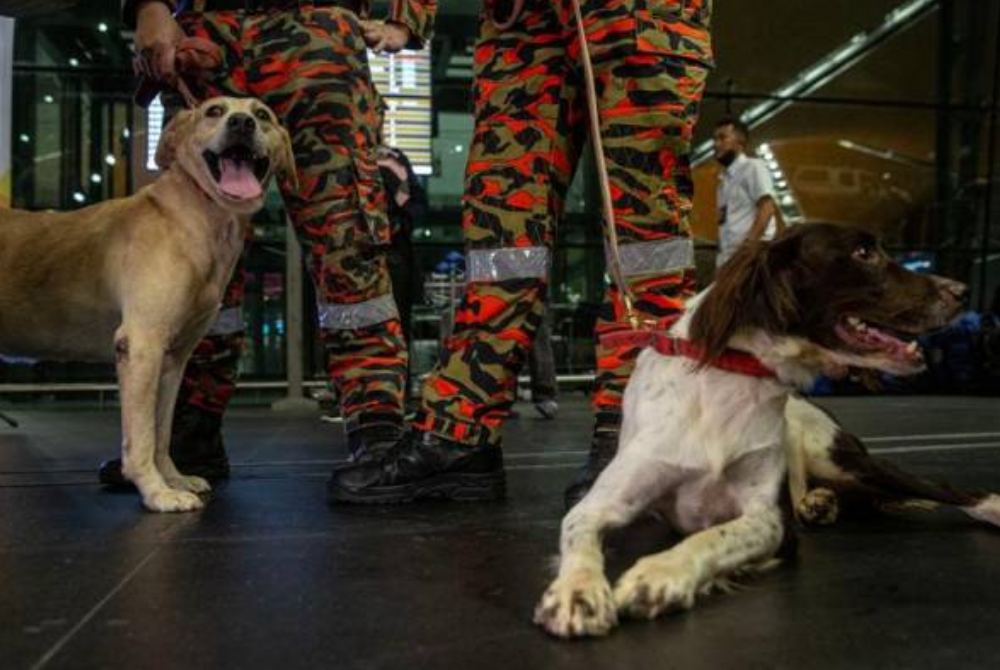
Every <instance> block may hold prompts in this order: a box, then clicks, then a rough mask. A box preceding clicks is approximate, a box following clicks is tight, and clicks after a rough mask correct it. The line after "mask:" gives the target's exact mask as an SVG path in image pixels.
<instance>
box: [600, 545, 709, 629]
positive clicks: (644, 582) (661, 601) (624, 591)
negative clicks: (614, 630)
mask: <svg viewBox="0 0 1000 670" xmlns="http://www.w3.org/2000/svg"><path fill="white" fill-rule="evenodd" d="M697 593H698V579H697V577H696V575H695V573H694V570H693V569H692V568H691V567H690V566H689V565H687V563H685V562H684V561H681V560H678V559H677V558H675V557H672V556H671V557H666V556H651V557H648V558H643V559H641V560H639V562H637V563H636V564H635V565H633V566H632V567H631V568H630V569H629V570H628V571H627V572H626V573H625V574H624V575H622V576H621V579H619V580H618V584H616V585H615V591H614V598H615V606H616V607H617V608H618V612H619V613H620V614H622V615H625V616H630V617H634V618H637V619H653V618H655V617H657V616H659V615H660V614H662V613H663V612H666V611H670V610H681V609H690V608H691V606H692V605H694V599H695V596H696V595H697Z"/></svg>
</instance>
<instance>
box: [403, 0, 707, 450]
mask: <svg viewBox="0 0 1000 670" xmlns="http://www.w3.org/2000/svg"><path fill="white" fill-rule="evenodd" d="M607 4H608V6H612V4H613V3H607ZM526 7H527V8H526V10H525V12H524V13H523V15H522V17H521V19H520V21H519V22H518V23H517V25H515V26H514V27H513V28H511V29H508V30H506V31H503V32H500V31H498V30H497V29H496V28H495V27H494V26H493V25H492V24H491V23H490V22H488V21H484V22H483V24H482V26H483V27H482V33H481V36H480V40H479V42H478V44H477V46H476V49H475V56H474V63H475V84H474V99H475V105H476V120H475V135H474V139H473V142H472V146H471V148H470V154H469V160H468V165H467V169H466V186H465V188H466V190H465V200H464V203H463V233H464V239H465V243H466V247H467V253H466V259H467V260H466V262H467V271H466V277H467V280H468V285H467V288H466V292H465V294H464V296H463V298H462V302H461V305H460V306H459V308H458V311H457V314H456V318H455V330H454V333H453V335H452V336H451V338H450V339H449V340H448V341H447V343H446V351H445V352H444V355H443V357H442V360H441V362H440V364H439V365H438V366H437V367H436V368H435V370H434V371H433V372H432V374H431V376H430V377H429V378H428V380H427V381H426V382H425V384H424V386H423V401H422V408H421V411H420V412H419V414H418V419H417V426H418V427H419V428H420V429H421V430H425V431H429V432H433V433H435V434H438V435H442V436H445V437H448V438H450V439H452V440H456V441H458V442H461V443H464V444H468V445H479V444H498V443H499V441H500V427H501V424H502V422H503V420H504V418H505V417H506V416H508V414H509V408H510V405H511V403H512V402H513V400H514V395H515V391H516V384H517V374H518V372H519V370H520V368H521V366H522V364H523V362H524V360H525V356H526V352H527V351H528V349H529V347H530V345H531V342H532V339H533V338H534V336H535V332H536V331H537V329H538V326H539V323H540V321H541V318H542V313H543V299H544V296H545V294H546V284H547V282H548V272H549V266H550V260H549V259H550V254H551V251H552V246H553V241H554V239H555V227H556V222H557V221H558V220H559V218H560V217H561V216H562V214H563V209H564V198H565V195H566V191H567V189H568V186H569V183H570V180H571V177H572V175H573V172H574V169H575V167H576V164H577V163H578V161H579V158H580V153H581V150H582V147H583V145H584V142H585V139H586V129H587V127H588V122H587V109H586V97H585V96H586V93H585V89H584V83H583V80H582V67H581V66H580V56H579V44H578V42H577V40H576V39H575V32H574V25H575V24H574V21H573V20H572V18H571V17H572V14H571V9H570V5H569V2H568V0H544V2H542V1H541V0H529V2H528V4H527V5H526ZM586 21H587V19H586V18H585V23H586ZM606 34H607V35H608V36H609V39H612V40H614V44H613V45H610V46H609V45H602V43H601V39H602V38H601V36H600V35H595V36H594V42H595V47H596V48H594V49H593V52H594V67H595V75H596V79H597V82H596V83H597V95H598V105H599V108H600V126H601V133H602V136H603V139H604V152H605V157H606V159H607V163H608V169H609V173H610V179H611V191H612V197H613V207H614V213H615V225H616V228H617V232H618V235H619V238H620V242H621V245H622V246H621V249H622V256H623V264H624V269H625V272H626V274H627V276H628V280H629V284H630V286H631V288H632V290H633V291H634V293H635V294H636V297H637V303H636V304H635V308H636V310H637V311H638V312H639V314H640V316H642V317H645V318H652V319H661V318H664V317H667V316H669V315H672V314H674V313H677V312H678V311H679V310H680V309H682V305H683V301H684V300H685V298H687V297H689V296H690V295H691V294H692V293H693V292H694V272H693V265H694V253H693V247H692V244H691V240H690V231H689V228H688V222H687V219H688V214H689V212H690V209H691V195H692V181H691V173H690V165H689V153H690V143H691V136H692V132H693V128H694V124H695V122H696V120H697V116H698V107H699V103H700V100H701V96H702V92H703V90H704V85H705V77H706V74H707V69H706V67H705V66H704V65H703V64H701V63H699V62H698V61H697V60H693V59H686V58H683V57H671V56H664V55H663V54H662V53H655V52H651V51H649V50H647V49H644V48H643V44H642V42H641V41H639V40H632V41H631V42H630V41H629V40H627V39H623V37H622V35H620V34H615V33H613V31H609V32H608V33H606ZM604 47H607V48H604ZM626 328H629V325H628V323H627V322H626V319H625V309H624V306H623V304H622V301H621V300H620V298H619V295H618V293H617V291H616V290H614V289H613V288H610V289H609V290H608V291H607V292H606V295H605V300H604V305H603V308H602V312H601V314H600V318H599V321H598V324H597V328H596V330H597V333H596V334H597V335H598V336H601V335H603V334H605V333H610V332H614V331H618V330H622V329H626ZM637 355H638V350H637V349H636V348H634V347H629V346H620V347H616V348H606V347H602V346H600V345H598V347H597V361H598V375H597V380H596V387H595V390H594V394H593V403H592V404H593V408H594V411H595V416H596V424H595V431H597V432H603V431H615V430H617V429H618V427H619V425H620V422H621V402H622V394H623V391H624V388H625V384H626V382H627V380H628V377H629V375H630V374H631V372H632V369H633V366H634V362H635V359H636V356H637Z"/></svg>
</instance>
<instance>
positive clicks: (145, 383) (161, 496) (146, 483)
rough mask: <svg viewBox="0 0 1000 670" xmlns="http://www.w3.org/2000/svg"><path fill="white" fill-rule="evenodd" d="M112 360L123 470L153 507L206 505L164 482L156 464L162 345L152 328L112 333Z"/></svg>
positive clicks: (179, 508) (175, 509) (182, 508)
mask: <svg viewBox="0 0 1000 670" xmlns="http://www.w3.org/2000/svg"><path fill="white" fill-rule="evenodd" d="M115 352H116V366H117V368H118V384H119V388H120V393H121V405H122V435H123V436H124V440H123V445H122V474H124V475H125V477H126V478H128V479H129V480H130V481H131V482H132V483H133V484H135V486H136V488H137V489H139V494H140V495H141V496H142V502H143V505H145V506H146V508H147V509H149V510H151V511H153V512H187V511H191V510H196V509H200V508H202V507H204V503H203V502H202V501H201V499H200V498H198V496H196V495H195V494H193V493H191V492H189V491H180V490H176V489H173V488H171V487H170V486H168V485H167V482H166V481H165V480H164V478H163V475H162V474H161V473H160V471H159V470H158V469H157V468H156V466H155V458H156V437H157V430H156V428H157V426H156V424H157V416H156V412H157V410H156V407H157V405H156V401H157V393H158V390H159V384H160V375H161V372H162V369H163V354H164V347H163V344H162V338H161V337H158V336H157V335H156V333H155V332H142V331H138V332H135V331H134V332H129V330H128V329H126V328H125V327H123V328H122V329H121V330H120V331H119V333H118V334H117V335H116V337H115Z"/></svg>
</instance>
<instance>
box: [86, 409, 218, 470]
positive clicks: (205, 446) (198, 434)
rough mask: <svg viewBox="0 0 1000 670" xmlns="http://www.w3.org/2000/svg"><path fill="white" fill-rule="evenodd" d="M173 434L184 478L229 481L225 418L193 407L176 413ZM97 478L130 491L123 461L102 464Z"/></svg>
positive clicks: (173, 452) (172, 453)
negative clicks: (224, 436)
mask: <svg viewBox="0 0 1000 670" xmlns="http://www.w3.org/2000/svg"><path fill="white" fill-rule="evenodd" d="M173 421H174V425H173V428H172V429H171V431H170V457H171V458H173V459H174V465H176V466H177V469H178V470H180V472H181V473H182V474H185V475H193V476H196V477H202V478H204V479H207V480H208V481H210V482H214V481H218V480H220V479H227V478H228V477H229V458H228V457H227V456H226V450H225V449H224V448H223V446H222V415H221V414H214V413H212V412H207V411H205V410H203V409H199V408H198V407H195V406H193V405H183V406H179V407H177V408H176V409H175V410H174V419H173ZM97 476H98V478H99V479H100V481H101V484H104V485H105V486H108V487H130V486H132V482H130V481H129V480H127V479H125V476H124V475H123V474H122V459H121V458H114V459H111V460H109V461H104V462H103V463H101V467H100V469H99V470H98V471H97Z"/></svg>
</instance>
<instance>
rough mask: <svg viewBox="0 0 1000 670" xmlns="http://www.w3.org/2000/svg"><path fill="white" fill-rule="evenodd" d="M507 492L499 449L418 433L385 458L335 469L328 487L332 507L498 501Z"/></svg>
mask: <svg viewBox="0 0 1000 670" xmlns="http://www.w3.org/2000/svg"><path fill="white" fill-rule="evenodd" d="M505 493H506V482H505V478H504V470H503V454H502V453H501V452H500V449H499V448H498V447H488V446H482V447H469V446H467V445H464V444H460V443H458V442H453V441H452V440H448V439H445V438H442V437H438V436H437V435H432V434H430V433H421V432H419V431H410V432H409V433H407V434H406V435H405V436H404V437H403V438H402V439H401V440H400V441H399V443H398V444H396V445H395V446H394V447H392V448H391V449H390V450H389V451H388V452H387V453H385V454H383V455H382V457H381V458H377V459H371V460H366V461H361V462H358V463H355V464H350V465H347V466H344V467H342V468H339V469H337V470H334V472H333V475H331V477H330V481H329V483H328V484H327V500H328V501H329V502H330V504H338V503H355V504H389V503H407V502H412V501H414V500H420V499H423V498H444V499H446V500H461V501H478V500H497V499H500V498H503V497H504V495H505Z"/></svg>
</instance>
